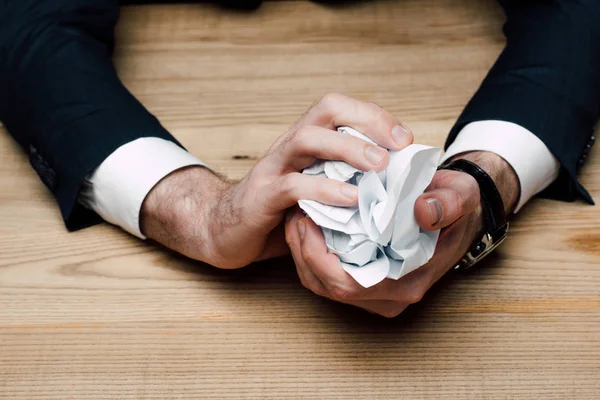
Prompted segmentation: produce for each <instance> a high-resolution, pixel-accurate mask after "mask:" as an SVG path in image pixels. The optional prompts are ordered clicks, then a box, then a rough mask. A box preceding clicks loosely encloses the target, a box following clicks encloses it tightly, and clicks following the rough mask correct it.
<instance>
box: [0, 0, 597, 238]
mask: <svg viewBox="0 0 600 400" xmlns="http://www.w3.org/2000/svg"><path fill="white" fill-rule="evenodd" d="M133 2H135V3H148V2H159V1H129V3H133ZM123 3H125V2H119V1H118V0H0V120H1V121H2V122H3V123H4V124H5V126H6V128H7V129H8V131H9V132H10V133H11V135H13V136H14V138H15V139H16V140H17V141H18V142H19V143H20V145H21V146H22V147H23V149H24V150H25V151H26V152H27V153H28V154H29V156H30V159H31V164H32V166H33V167H34V169H35V170H36V171H37V173H38V174H39V175H40V177H41V179H42V181H43V182H44V183H45V184H46V185H47V186H48V188H49V189H50V190H51V191H52V193H53V194H54V196H55V197H56V199H57V201H58V203H59V206H60V210H61V212H62V215H63V217H64V219H65V223H66V225H67V228H69V229H70V230H73V229H78V228H81V227H85V226H88V225H91V224H93V223H94V222H97V221H98V220H99V218H98V216H96V215H95V214H94V213H93V212H91V211H89V210H87V209H85V208H83V207H82V206H81V205H80V204H79V203H78V202H77V198H78V194H79V191H80V188H81V185H82V183H83V181H84V178H85V177H86V175H88V174H89V173H90V172H91V171H92V170H94V169H95V168H96V167H97V166H98V165H99V164H100V163H102V161H103V160H104V159H105V158H106V157H108V156H109V155H110V154H111V153H112V152H113V151H114V150H116V149H117V148H118V147H120V146H121V145H123V144H125V143H128V142H130V141H133V140H135V139H138V138H140V137H147V136H154V137H159V138H163V139H166V140H170V141H173V142H175V143H177V141H176V139H175V138H173V136H172V135H171V134H169V132H167V131H166V130H165V129H164V128H163V127H162V126H161V124H160V123H159V122H158V120H157V119H156V118H155V117H154V116H152V115H151V114H150V113H149V112H148V111H147V110H146V109H145V108H144V106H143V105H142V104H140V103H139V102H138V101H137V100H136V99H135V98H134V97H133V96H132V95H131V93H129V91H128V90H127V89H126V88H125V87H124V86H123V84H122V83H121V81H120V80H119V78H118V77H117V74H116V72H115V69H114V67H113V64H112V61H111V53H112V50H113V46H114V27H115V24H116V22H117V19H118V17H119V5H120V4H123ZM224 3H227V1H224ZM229 3H232V4H235V0H229ZM501 3H502V5H503V7H504V9H505V12H506V15H507V23H506V25H505V27H504V32H505V34H506V38H507V45H506V48H505V49H504V51H503V52H502V54H501V55H500V57H499V58H498V60H497V62H496V63H495V65H494V67H493V68H492V69H491V71H490V72H489V74H488V76H487V77H486V78H485V80H484V82H483V83H482V85H481V87H480V88H479V90H478V91H477V93H476V94H475V95H474V96H473V99H472V100H471V101H470V102H469V104H468V105H467V107H466V108H465V110H464V112H463V113H462V115H461V116H460V118H459V119H458V122H457V123H456V125H455V126H454V128H453V129H452V130H451V132H450V135H449V137H448V141H447V145H448V144H450V143H451V142H452V141H453V140H454V138H455V136H456V134H457V133H458V132H459V131H460V129H461V128H462V127H463V126H465V125H466V124H468V123H469V122H472V121H478V120H505V121H509V122H514V123H517V124H519V125H521V126H523V127H524V128H527V129H528V130H529V131H531V132H532V133H534V134H535V135H537V136H538V137H539V138H540V139H541V140H542V141H543V142H544V143H545V144H546V146H547V147H548V148H549V149H550V151H551V152H552V153H553V154H554V155H555V156H556V157H557V159H558V160H559V161H560V163H561V166H562V168H561V174H560V176H559V178H558V179H557V180H556V181H555V182H554V183H553V184H552V185H551V186H550V187H549V188H548V189H547V190H546V191H545V195H547V196H549V197H553V198H558V199H563V200H573V199H574V198H575V197H577V195H579V196H582V197H583V198H585V199H586V200H587V201H588V202H592V200H591V198H590V196H589V194H588V193H587V192H586V191H585V189H584V188H583V187H582V186H581V185H580V184H579V183H578V182H577V171H578V168H579V167H580V166H581V165H582V164H583V161H584V160H585V157H586V156H587V152H588V151H589V148H590V147H591V145H592V143H593V129H594V125H595V123H596V121H597V119H598V113H599V111H600V0H579V1H577V0H504V1H501ZM243 4H244V5H246V6H248V5H249V6H251V7H252V6H256V5H258V2H243ZM515 145H518V143H516V144H515Z"/></svg>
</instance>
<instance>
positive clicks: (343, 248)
mask: <svg viewBox="0 0 600 400" xmlns="http://www.w3.org/2000/svg"><path fill="white" fill-rule="evenodd" d="M338 131H340V132H342V133H346V134H349V135H352V136H355V137H358V138H360V139H363V140H366V141H368V142H371V143H374V142H373V141H372V140H371V139H370V138H368V137H367V136H365V135H363V134H362V133H360V132H358V131H356V130H354V129H352V128H349V127H341V128H338ZM440 155H441V149H439V148H434V147H429V146H425V145H420V144H412V145H410V146H408V147H406V148H404V149H402V150H400V151H390V163H389V165H388V167H387V168H386V170H385V171H383V172H380V173H376V172H375V171H368V172H365V171H361V170H358V169H356V168H354V167H352V166H351V165H348V164H346V163H345V162H343V161H322V160H319V161H316V162H315V163H314V164H313V165H312V166H310V167H309V168H306V169H305V170H304V171H303V173H304V174H307V175H313V176H318V177H324V178H329V179H336V180H339V181H345V182H348V183H350V184H353V185H357V186H358V206H355V207H335V206H329V205H326V204H321V203H318V202H316V201H312V200H300V201H299V202H298V204H299V205H300V208H302V210H304V212H305V213H306V214H307V215H308V216H309V217H310V218H311V219H312V220H313V221H314V222H315V223H316V224H317V225H319V226H320V227H321V229H322V230H323V234H324V235H325V241H326V243H327V247H328V249H329V251H330V252H331V253H334V254H336V255H337V256H338V257H339V258H340V261H341V264H342V267H343V268H344V270H345V271H346V272H347V273H349V274H350V275H351V276H352V277H353V278H354V279H355V280H356V281H357V282H358V283H359V284H361V285H362V286H364V287H371V286H373V285H376V284H377V283H379V282H381V281H382V280H384V279H385V278H390V279H399V278H400V277H402V276H404V275H406V274H408V273H409V272H411V271H414V270H415V269H417V268H418V267H420V266H421V265H423V264H426V263H427V262H428V261H429V260H430V259H431V257H432V256H433V253H434V251H435V246H436V243H437V239H438V236H439V230H437V231H424V230H423V229H421V227H420V226H419V225H418V224H417V221H416V219H415V215H414V203H415V200H416V199H417V197H419V195H421V194H422V193H423V192H424V191H425V189H426V188H427V186H428V185H429V183H430V182H431V179H432V178H433V175H434V174H435V171H436V169H437V166H438V162H439V159H440Z"/></svg>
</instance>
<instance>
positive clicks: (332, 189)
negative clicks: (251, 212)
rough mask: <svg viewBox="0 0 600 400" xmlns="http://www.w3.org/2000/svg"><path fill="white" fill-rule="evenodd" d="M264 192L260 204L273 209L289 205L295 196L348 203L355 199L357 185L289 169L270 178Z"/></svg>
mask: <svg viewBox="0 0 600 400" xmlns="http://www.w3.org/2000/svg"><path fill="white" fill-rule="evenodd" d="M264 196H265V197H264V201H263V202H262V204H263V205H264V206H265V207H267V208H268V209H270V210H271V211H272V212H273V213H279V212H281V210H285V209H286V208H289V207H292V206H294V205H296V203H298V201H299V200H314V201H318V202H320V203H324V204H329V205H332V206H342V207H350V206H353V205H356V204H357V203H358V187H357V186H355V185H351V184H349V183H346V182H340V181H337V180H335V179H327V178H322V177H315V176H309V175H303V174H301V173H298V172H293V173H291V174H287V175H284V176H283V177H281V178H278V179H277V180H275V181H274V182H272V184H271V185H269V186H268V187H267V188H266V189H265V193H264Z"/></svg>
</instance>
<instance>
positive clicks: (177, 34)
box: [0, 0, 600, 400]
mask: <svg viewBox="0 0 600 400" xmlns="http://www.w3.org/2000/svg"><path fill="white" fill-rule="evenodd" d="M502 22H503V20H502V12H501V10H500V9H499V7H498V6H496V4H495V3H494V2H493V1H491V0H405V1H395V2H389V1H379V2H368V3H364V4H355V5H352V6H350V7H347V8H343V7H331V6H324V5H317V4H313V3H307V2H276V3H267V4H264V5H263V7H262V8H261V9H260V10H258V11H257V12H254V13H248V14H246V13H237V12H232V11H226V10H222V9H219V8H216V7H212V6H210V5H167V6H140V7H130V8H124V9H123V16H122V20H121V22H120V25H119V27H118V37H119V46H118V48H117V53H116V56H115V58H116V63H117V66H118V69H119V71H120V74H121V76H122V78H123V79H124V81H125V83H126V84H127V86H128V87H129V88H130V89H131V90H132V91H133V92H134V93H135V94H136V95H137V96H139V98H140V99H141V100H142V102H143V103H144V104H145V105H147V106H148V107H149V109H150V110H151V111H152V112H153V113H155V114H156V115H157V116H158V117H159V118H160V119H161V121H162V122H163V123H164V124H165V125H166V126H167V127H168V129H170V130H171V131H172V132H173V133H174V134H175V136H176V137H177V138H179V139H180V140H181V141H182V142H183V143H184V144H185V145H186V146H187V147H188V148H189V149H190V151H191V152H192V153H194V154H196V155H197V156H199V157H200V158H202V159H204V160H206V161H207V162H208V163H209V164H210V165H212V166H214V167H215V168H216V169H217V170H218V171H220V172H222V173H224V174H227V175H229V176H230V177H232V178H239V177H241V176H243V175H244V173H245V172H246V171H248V169H249V168H250V167H251V166H252V164H253V163H254V162H255V160H256V159H257V158H258V157H260V156H261V155H262V154H263V153H264V152H265V150H266V149H267V147H268V146H269V144H270V143H271V142H272V141H274V139H275V138H276V137H277V136H278V135H279V134H280V133H281V132H283V131H284V130H285V129H286V127H287V126H289V125H290V124H291V123H292V122H293V121H295V119H296V118H298V116H299V115H300V114H301V113H302V112H303V111H304V110H305V109H306V108H307V107H308V106H309V105H310V104H311V102H312V101H313V100H315V99H317V98H318V97H319V96H321V95H323V94H324V93H326V92H328V91H341V92H344V93H346V94H349V95H351V96H355V97H357V98H360V99H364V100H370V101H375V102H377V103H379V104H381V105H382V106H384V107H385V108H387V109H389V110H391V111H392V112H393V113H395V114H396V115H398V116H399V117H400V118H401V119H402V120H404V121H405V122H406V123H407V124H408V125H410V126H411V127H412V129H413V130H414V131H415V132H416V133H417V141H418V142H421V143H426V144H430V145H438V146H441V145H442V144H443V141H444V138H445V136H446V133H447V132H448V130H449V128H450V127H451V126H452V123H453V122H454V120H455V119H456V117H457V116H458V114H459V112H460V111H461V109H462V107H463V106H464V104H465V103H466V102H467V101H468V99H469V97H470V95H471V94H472V93H473V91H474V90H475V89H476V88H477V86H478V84H479V82H480V81H481V79H482V78H483V77H484V75H485V73H486V71H487V69H488V68H489V67H490V65H491V64H492V63H493V61H494V59H495V57H496V56H497V55H498V53H499V51H500V50H501V48H502V46H503V37H502V34H501V26H502ZM0 129H1V128H0ZM596 150H597V149H596ZM582 181H583V183H584V185H585V186H586V187H587V188H588V189H589V191H590V192H591V194H592V196H594V197H595V198H596V199H600V157H598V153H597V151H593V152H592V154H591V156H590V162H589V163H588V164H587V165H586V166H585V168H584V169H583V171H582ZM599 225H600V212H599V210H598V208H597V207H590V206H587V205H585V204H583V203H582V202H576V203H559V202H552V201H547V200H537V199H536V200H534V201H532V202H531V204H530V205H529V206H527V207H526V208H525V209H524V210H523V211H522V212H521V213H519V216H518V218H517V219H515V221H514V225H513V230H512V233H511V235H510V238H509V239H508V240H507V242H506V243H505V245H503V246H502V247H501V249H500V250H499V251H498V252H497V253H496V256H495V257H493V259H492V260H491V261H489V262H487V263H486V266H485V268H482V269H480V270H478V271H476V272H474V273H470V274H466V275H463V276H459V277H454V278H452V279H447V280H445V281H444V282H443V283H442V284H441V285H439V287H437V288H435V289H434V290H433V291H432V292H431V294H430V295H429V296H428V297H427V298H426V299H425V300H424V301H423V302H422V304H420V305H419V306H417V307H415V308H413V309H411V310H409V311H408V312H407V313H406V314H405V315H403V316H401V317H400V318H397V319H394V320H386V319H383V318H378V317H375V316H371V315H369V314H366V313H364V312H361V311H359V310H357V309H353V308H351V307H346V306H343V305H339V304H335V303H333V302H330V301H327V300H324V299H320V298H318V297H316V296H314V295H313V294H311V293H309V292H308V291H306V290H305V289H303V288H302V287H301V285H300V284H299V281H298V279H297V277H296V276H295V273H294V269H293V264H292V263H291V261H290V260H288V259H282V260H275V261H272V262H268V263H264V264H262V265H255V266H252V267H250V268H247V269H245V270H241V271H237V272H223V271H218V270H215V269H212V268H210V267H208V266H205V265H201V264H199V263H196V262H192V261H190V260H186V259H184V258H182V257H180V256H177V255H175V254H172V253H170V252H168V251H166V250H164V249H162V248H160V247H158V246H155V245H153V244H151V243H144V242H142V241H139V240H137V239H135V238H133V237H131V236H128V235H127V234H125V233H123V232H121V231H120V230H119V229H116V228H114V227H111V226H108V225H100V226H95V227H93V228H90V229H86V230H83V231H80V232H76V233H71V234H69V233H67V232H66V231H65V228H64V226H63V225H62V221H61V218H60V215H59V212H58V208H57V206H56V204H55V202H54V199H53V198H52V197H51V195H50V194H49V193H48V191H47V190H46V189H45V187H44V186H43V185H42V184H41V182H40V181H39V179H38V177H37V175H36V174H35V173H34V171H33V170H32V168H31V167H30V166H29V164H28V160H27V158H26V157H25V155H24V154H23V153H22V152H21V151H20V150H19V149H18V148H17V146H16V144H15V143H14V141H13V140H12V139H11V137H10V136H9V135H8V134H6V133H5V132H2V134H1V135H0V398H2V399H28V400H29V399H32V400H33V399H188V398H214V399H230V398H248V399H250V398H252V399H283V398H289V399H344V400H346V399H442V398H447V399H598V398H600V379H599V378H600V332H599V331H600V228H599Z"/></svg>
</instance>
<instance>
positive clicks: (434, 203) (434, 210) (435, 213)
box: [425, 198, 442, 226]
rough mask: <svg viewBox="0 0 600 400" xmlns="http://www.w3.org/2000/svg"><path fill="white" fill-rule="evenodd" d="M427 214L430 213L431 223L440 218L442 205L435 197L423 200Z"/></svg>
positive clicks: (438, 220)
mask: <svg viewBox="0 0 600 400" xmlns="http://www.w3.org/2000/svg"><path fill="white" fill-rule="evenodd" d="M425 204H427V208H428V209H429V214H430V215H431V225H432V226H433V225H435V224H437V223H438V222H440V220H441V219H442V205H441V204H440V202H439V201H438V200H437V199H434V198H430V199H427V200H425Z"/></svg>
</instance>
